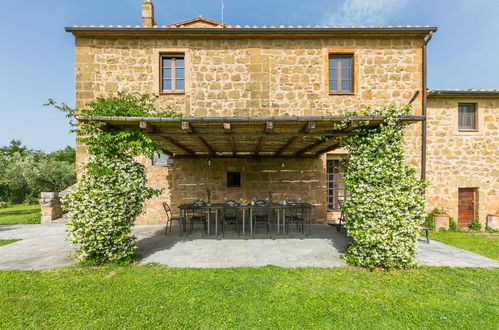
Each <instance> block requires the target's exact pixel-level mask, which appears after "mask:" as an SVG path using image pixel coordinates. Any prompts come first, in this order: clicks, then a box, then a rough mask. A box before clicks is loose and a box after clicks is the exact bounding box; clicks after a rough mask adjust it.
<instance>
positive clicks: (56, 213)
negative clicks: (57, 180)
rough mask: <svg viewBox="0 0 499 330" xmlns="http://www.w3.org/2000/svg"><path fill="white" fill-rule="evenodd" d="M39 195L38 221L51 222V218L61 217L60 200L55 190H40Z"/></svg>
mask: <svg viewBox="0 0 499 330" xmlns="http://www.w3.org/2000/svg"><path fill="white" fill-rule="evenodd" d="M40 197H41V198H40V200H39V203H40V208H41V214H42V217H41V221H40V223H43V224H46V223H52V221H53V220H56V219H59V218H60V217H62V214H63V210H62V207H61V200H60V198H59V195H58V194H57V193H56V192H42V193H41V196H40Z"/></svg>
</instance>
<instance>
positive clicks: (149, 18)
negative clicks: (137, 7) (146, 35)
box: [142, 0, 156, 28]
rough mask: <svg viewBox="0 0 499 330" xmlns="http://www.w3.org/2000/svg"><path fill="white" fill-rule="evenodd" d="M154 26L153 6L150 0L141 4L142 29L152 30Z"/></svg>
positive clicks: (145, 0)
mask: <svg viewBox="0 0 499 330" xmlns="http://www.w3.org/2000/svg"><path fill="white" fill-rule="evenodd" d="M155 25H156V22H155V21H154V5H153V3H152V1H150V0H144V1H143V2H142V27H145V28H152V27H153V26H155Z"/></svg>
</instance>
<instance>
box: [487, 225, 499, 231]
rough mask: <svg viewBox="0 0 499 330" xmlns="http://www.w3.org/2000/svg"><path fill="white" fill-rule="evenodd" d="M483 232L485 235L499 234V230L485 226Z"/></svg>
mask: <svg viewBox="0 0 499 330" xmlns="http://www.w3.org/2000/svg"><path fill="white" fill-rule="evenodd" d="M485 231H486V232H487V233H499V229H494V228H491V227H489V226H486V227H485Z"/></svg>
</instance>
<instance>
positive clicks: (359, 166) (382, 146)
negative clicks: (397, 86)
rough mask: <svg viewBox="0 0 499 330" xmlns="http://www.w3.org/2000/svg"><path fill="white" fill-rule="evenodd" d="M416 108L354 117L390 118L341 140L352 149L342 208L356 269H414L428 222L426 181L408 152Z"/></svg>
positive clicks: (348, 253) (348, 257) (349, 256)
mask: <svg viewBox="0 0 499 330" xmlns="http://www.w3.org/2000/svg"><path fill="white" fill-rule="evenodd" d="M410 113H411V108H410V107H406V108H401V109H398V108H396V107H394V106H388V107H385V108H383V109H380V110H376V111H372V110H371V109H366V111H365V112H362V113H356V114H354V115H371V116H382V117H385V118H386V119H385V121H384V123H383V124H381V125H380V126H379V127H378V128H369V129H368V128H363V127H361V128H360V129H358V130H357V131H358V132H359V133H363V135H351V136H346V137H344V138H342V140H341V142H342V144H343V145H344V146H346V147H347V148H348V150H349V156H350V158H349V159H348V162H347V164H346V171H345V173H344V177H343V180H344V182H345V188H346V190H347V191H348V192H349V195H348V199H347V200H346V201H345V203H344V206H343V209H344V211H346V213H347V214H348V220H347V221H346V224H345V225H346V227H347V228H348V234H349V235H350V236H351V237H352V238H353V239H354V243H353V244H351V245H350V246H349V247H348V248H347V250H346V254H345V255H344V258H345V259H346V260H347V261H348V262H349V263H350V264H352V265H356V266H362V267H368V268H375V267H382V268H408V267H412V266H414V263H415V254H416V239H417V235H418V232H419V225H420V224H421V223H422V222H423V221H424V217H425V214H424V205H425V201H424V197H423V195H422V192H423V190H424V188H425V186H426V182H425V181H423V180H419V179H417V178H416V177H415V170H414V169H413V168H411V167H409V166H408V165H407V162H406V160H405V153H404V130H403V127H404V125H403V123H401V122H398V121H397V118H398V117H400V116H406V115H409V114H410Z"/></svg>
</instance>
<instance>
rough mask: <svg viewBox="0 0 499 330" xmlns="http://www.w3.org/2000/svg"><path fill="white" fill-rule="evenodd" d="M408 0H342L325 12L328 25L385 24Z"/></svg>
mask: <svg viewBox="0 0 499 330" xmlns="http://www.w3.org/2000/svg"><path fill="white" fill-rule="evenodd" d="M408 2H409V0H344V1H343V3H342V4H341V6H340V7H339V8H337V9H336V10H334V11H331V12H329V13H328V14H327V17H326V23H327V24H329V25H352V24H354V25H380V24H387V23H389V20H390V19H392V18H393V17H394V16H395V15H396V14H397V13H398V12H399V11H400V10H401V9H402V8H403V7H404V6H405V5H406V4H407V3H408Z"/></svg>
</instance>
